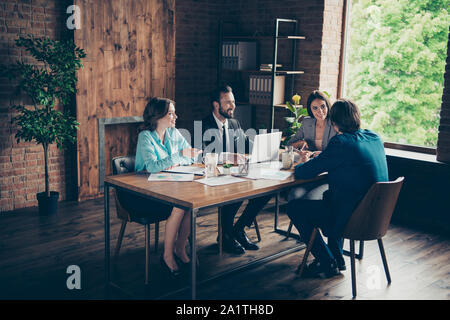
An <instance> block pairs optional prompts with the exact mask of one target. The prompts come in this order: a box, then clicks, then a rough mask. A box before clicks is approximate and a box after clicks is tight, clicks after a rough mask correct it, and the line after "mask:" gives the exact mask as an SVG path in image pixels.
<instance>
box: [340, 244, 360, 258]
mask: <svg viewBox="0 0 450 320" xmlns="http://www.w3.org/2000/svg"><path fill="white" fill-rule="evenodd" d="M343 253H344V255H345V256H350V251H347V250H343ZM363 255H364V241H359V253H356V254H355V258H356V259H358V260H361V259H362V258H363Z"/></svg>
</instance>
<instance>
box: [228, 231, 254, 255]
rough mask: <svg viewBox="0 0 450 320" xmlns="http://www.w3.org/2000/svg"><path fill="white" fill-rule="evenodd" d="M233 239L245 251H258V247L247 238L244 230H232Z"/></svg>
mask: <svg viewBox="0 0 450 320" xmlns="http://www.w3.org/2000/svg"><path fill="white" fill-rule="evenodd" d="M233 235H234V238H235V239H236V240H237V242H239V243H240V244H241V245H242V246H243V247H244V248H245V249H246V250H258V249H259V247H258V245H256V244H255V243H253V242H251V240H250V239H249V238H248V237H247V234H246V233H245V231H244V229H240V230H239V229H237V230H233Z"/></svg>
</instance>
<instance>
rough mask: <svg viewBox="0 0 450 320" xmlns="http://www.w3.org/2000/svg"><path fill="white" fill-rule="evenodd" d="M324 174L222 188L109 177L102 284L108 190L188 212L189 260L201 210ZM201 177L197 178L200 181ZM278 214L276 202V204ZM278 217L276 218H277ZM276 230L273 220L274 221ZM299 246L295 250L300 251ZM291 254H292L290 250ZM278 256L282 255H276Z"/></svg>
mask: <svg viewBox="0 0 450 320" xmlns="http://www.w3.org/2000/svg"><path fill="white" fill-rule="evenodd" d="M324 177H325V175H322V176H318V177H316V178H314V179H311V180H296V179H294V176H293V175H292V176H291V177H289V178H287V179H286V180H266V179H264V180H263V179H260V180H250V179H245V180H246V181H244V182H239V183H232V184H227V185H222V186H207V185H205V184H202V183H198V182H195V181H191V182H168V181H164V182H161V181H155V182H150V181H148V180H147V178H148V174H136V173H129V174H122V175H114V176H108V177H106V178H105V182H104V187H105V198H104V209H105V281H106V285H109V284H111V283H112V282H111V272H110V267H111V264H110V221H109V218H110V212H109V190H110V188H111V187H114V188H120V189H123V190H127V191H131V192H133V193H136V194H139V195H140V196H143V197H146V198H149V199H152V200H155V201H159V202H162V203H165V204H169V205H172V206H175V207H178V208H182V209H185V210H189V211H190V213H191V235H190V237H191V246H190V247H191V257H196V255H197V252H196V250H197V248H196V218H197V216H199V210H200V209H207V208H211V207H220V206H223V205H226V204H230V203H234V202H238V201H243V200H248V199H252V198H256V197H260V196H264V195H269V194H273V195H277V200H278V196H279V193H280V192H282V191H285V190H287V189H290V188H292V187H295V186H298V185H301V184H304V183H306V182H310V181H314V180H319V179H322V178H324ZM200 178H202V177H196V178H195V179H200ZM276 207H277V212H276V214H278V201H277V204H276ZM276 217H277V215H276ZM275 228H276V219H275ZM299 249H300V247H297V250H299ZM290 252H292V251H290ZM279 256H281V255H279ZM191 261H192V263H191V295H192V299H195V298H196V286H197V280H196V276H197V275H196V261H197V259H191Z"/></svg>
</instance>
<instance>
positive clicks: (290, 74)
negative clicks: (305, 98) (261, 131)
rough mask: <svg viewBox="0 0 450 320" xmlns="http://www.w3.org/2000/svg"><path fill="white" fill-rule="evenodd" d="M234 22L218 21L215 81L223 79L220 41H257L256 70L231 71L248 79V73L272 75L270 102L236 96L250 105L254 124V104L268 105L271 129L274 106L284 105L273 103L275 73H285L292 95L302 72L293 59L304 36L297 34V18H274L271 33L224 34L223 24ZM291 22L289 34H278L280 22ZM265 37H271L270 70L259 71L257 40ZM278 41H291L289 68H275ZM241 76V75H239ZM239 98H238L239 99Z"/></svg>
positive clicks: (241, 102) (265, 38) (241, 103)
mask: <svg viewBox="0 0 450 320" xmlns="http://www.w3.org/2000/svg"><path fill="white" fill-rule="evenodd" d="M234 23H235V22H233V21H220V23H219V46H218V64H217V83H218V84H219V83H221V82H223V81H224V77H223V72H224V71H223V70H222V43H223V42H224V41H232V40H235V41H238V40H244V41H249V40H255V41H256V43H257V68H256V70H235V71H233V72H238V73H240V74H241V75H242V74H245V75H246V76H245V77H244V78H246V79H247V81H248V75H250V74H270V75H271V77H272V83H271V90H270V101H271V103H270V104H266V105H256V104H251V103H249V101H244V100H242V96H243V95H242V94H240V97H238V99H237V100H238V102H237V104H240V105H249V106H252V107H253V109H252V123H253V125H254V124H255V123H254V122H255V121H254V119H255V108H254V107H256V106H264V107H270V108H271V117H270V124H269V126H268V127H269V128H270V129H271V130H272V129H274V120H275V119H274V117H275V108H276V107H283V108H284V107H285V105H284V104H275V103H274V89H275V77H276V76H277V75H285V76H286V78H285V81H286V82H287V81H288V79H289V81H290V86H289V88H290V97H292V95H293V90H294V79H295V76H296V75H300V74H303V73H304V72H303V71H301V70H296V64H295V59H296V49H297V41H298V40H304V39H306V38H305V37H304V36H301V35H298V20H295V19H280V18H276V19H275V20H274V32H273V34H272V35H256V34H255V35H240V34H238V32H234V33H233V34H229V35H224V25H225V24H234ZM282 23H283V24H291V25H292V27H291V28H290V29H291V30H290V31H289V32H288V33H289V34H287V35H280V24H282ZM267 39H273V60H272V66H273V67H272V71H260V70H259V65H260V61H259V51H260V44H259V40H267ZM279 41H292V53H291V56H290V64H289V70H284V69H283V70H277V67H276V66H277V63H278V50H279V46H278V43H279ZM226 72H230V71H226ZM241 78H242V77H241ZM239 98H240V99H239Z"/></svg>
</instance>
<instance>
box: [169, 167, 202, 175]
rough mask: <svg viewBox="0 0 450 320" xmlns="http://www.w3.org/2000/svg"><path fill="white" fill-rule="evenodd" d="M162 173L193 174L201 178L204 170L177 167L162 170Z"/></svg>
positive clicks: (200, 168)
mask: <svg viewBox="0 0 450 320" xmlns="http://www.w3.org/2000/svg"><path fill="white" fill-rule="evenodd" d="M163 172H174V173H193V174H195V175H200V176H202V175H203V173H204V168H202V167H197V166H177V167H173V168H172V169H167V170H163Z"/></svg>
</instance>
